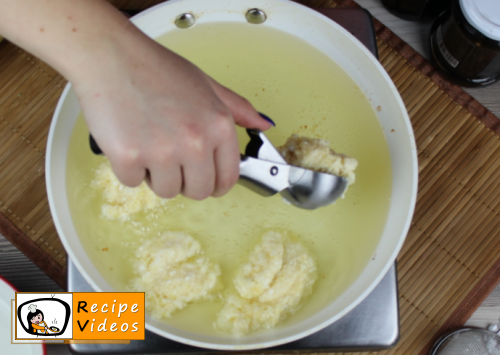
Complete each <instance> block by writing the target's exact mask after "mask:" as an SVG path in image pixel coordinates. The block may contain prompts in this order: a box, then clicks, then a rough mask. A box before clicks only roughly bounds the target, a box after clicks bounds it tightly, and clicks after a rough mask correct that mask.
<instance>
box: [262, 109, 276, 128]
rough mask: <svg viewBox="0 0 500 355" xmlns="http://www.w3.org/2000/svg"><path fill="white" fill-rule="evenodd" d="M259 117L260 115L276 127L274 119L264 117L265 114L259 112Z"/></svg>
mask: <svg viewBox="0 0 500 355" xmlns="http://www.w3.org/2000/svg"><path fill="white" fill-rule="evenodd" d="M259 115H260V117H262V118H263V119H265V120H266V121H267V122H269V123H270V124H272V125H273V126H274V127H276V123H274V121H273V120H272V119H270V118H269V117H267V116H266V115H264V114H263V113H260V112H259Z"/></svg>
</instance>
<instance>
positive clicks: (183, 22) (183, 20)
mask: <svg viewBox="0 0 500 355" xmlns="http://www.w3.org/2000/svg"><path fill="white" fill-rule="evenodd" d="M195 21H196V18H195V17H194V15H193V14H192V13H189V12H186V13H183V14H180V15H179V16H177V17H176V18H175V25H176V26H177V27H179V28H189V27H191V26H193V25H194V23H195Z"/></svg>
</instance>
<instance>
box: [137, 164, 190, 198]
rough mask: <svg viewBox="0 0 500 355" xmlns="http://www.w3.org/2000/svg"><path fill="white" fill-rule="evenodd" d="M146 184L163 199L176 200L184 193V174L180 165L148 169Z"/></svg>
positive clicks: (161, 165)
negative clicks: (175, 198) (176, 197)
mask: <svg viewBox="0 0 500 355" xmlns="http://www.w3.org/2000/svg"><path fill="white" fill-rule="evenodd" d="M148 172H149V174H148V176H147V179H146V182H147V183H148V185H149V188H150V189H151V190H153V192H154V193H155V194H156V195H158V196H160V197H162V198H174V197H175V196H177V195H178V194H180V193H181V192H182V187H183V176H182V175H183V172H182V167H181V166H179V165H178V164H173V163H170V164H160V165H155V166H153V167H151V168H149V169H148Z"/></svg>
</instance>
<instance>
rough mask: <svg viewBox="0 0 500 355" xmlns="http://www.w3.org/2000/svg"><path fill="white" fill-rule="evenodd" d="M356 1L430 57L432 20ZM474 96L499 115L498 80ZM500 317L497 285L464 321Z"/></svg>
mask: <svg viewBox="0 0 500 355" xmlns="http://www.w3.org/2000/svg"><path fill="white" fill-rule="evenodd" d="M356 2H357V3H358V4H360V5H361V6H362V7H364V8H365V9H367V10H368V11H370V12H371V14H372V15H373V16H374V17H376V18H377V19H378V20H379V21H381V22H382V23H383V24H384V25H386V26H387V27H388V28H390V29H391V30H392V31H393V32H394V33H396V34H397V35H398V36H399V37H401V38H402V39H403V40H404V41H405V42H406V43H408V44H410V45H411V46H412V47H413V48H414V49H415V50H416V51H417V52H419V53H420V54H421V55H422V56H424V57H425V58H426V59H429V48H428V46H427V39H428V35H429V30H430V27H431V25H432V23H424V24H422V23H414V22H409V21H404V20H401V19H399V18H397V17H396V16H393V15H392V14H390V13H389V12H388V11H387V10H386V9H385V8H384V7H383V6H382V4H381V1H380V0H356ZM465 90H466V91H467V92H468V93H469V94H470V95H472V96H473V97H474V98H475V99H476V100H478V101H479V102H480V103H482V104H483V105H484V106H486V108H488V109H489V110H490V111H492V112H493V113H494V114H495V115H496V116H497V117H500V82H497V83H495V84H493V85H492V86H489V87H486V88H465ZM499 318H500V285H498V286H497V287H496V288H495V290H494V291H493V292H492V293H491V294H490V295H489V297H488V298H487V299H486V300H485V301H484V302H483V304H482V305H481V307H479V309H478V310H477V311H476V312H475V313H474V315H473V316H472V317H471V318H470V319H469V321H468V322H467V323H466V325H470V326H477V327H482V328H484V327H486V326H487V325H488V324H490V323H496V322H497V321H498V319H499Z"/></svg>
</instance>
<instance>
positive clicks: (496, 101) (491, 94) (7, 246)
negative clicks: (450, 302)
mask: <svg viewBox="0 0 500 355" xmlns="http://www.w3.org/2000/svg"><path fill="white" fill-rule="evenodd" d="M357 2H358V3H359V4H360V5H361V6H363V7H364V8H366V9H367V10H369V11H370V12H371V13H372V15H373V16H375V17H376V18H377V19H379V20H380V21H381V22H382V23H384V24H385V25H386V26H387V27H389V28H390V29H391V30H392V31H393V32H395V33H396V34H397V35H398V36H400V37H401V38H402V39H403V40H404V41H406V42H407V43H408V44H410V45H411V46H412V47H413V48H414V49H415V50H417V51H418V52H419V53H420V54H422V55H423V56H424V57H425V58H429V51H428V48H427V38H428V33H429V29H430V26H431V23H424V24H422V23H413V22H408V21H404V20H401V19H399V18H397V17H395V16H393V15H391V14H390V13H389V12H387V11H386V10H385V8H384V7H383V6H382V4H381V1H380V0H357ZM466 91H467V92H468V93H469V94H471V95H472V96H473V97H474V98H476V99H477V100H478V101H479V102H480V103H482V104H483V105H484V106H486V107H487V108H488V109H489V110H491V111H492V112H493V113H494V114H495V115H496V116H497V117H500V82H499V83H496V84H493V85H491V86H489V87H486V88H474V89H466ZM0 275H2V276H3V277H5V278H6V279H7V280H9V281H10V282H11V283H12V284H13V285H14V286H15V287H17V288H18V289H19V290H21V291H29V292H36V291H47V292H51V291H55V292H57V291H62V290H61V288H60V287H59V286H57V285H56V283H55V282H54V281H52V280H51V279H50V278H49V277H48V276H47V275H45V274H44V273H43V272H42V271H41V270H40V269H39V268H38V267H37V266H36V265H34V264H33V263H32V262H31V261H30V260H29V259H28V258H27V257H26V256H24V254H22V253H21V252H20V251H19V250H17V249H16V248H15V247H14V246H13V245H12V244H11V243H10V242H9V241H7V240H6V239H5V238H4V237H3V236H2V235H1V234H0ZM498 318H500V285H499V286H497V287H496V288H495V290H494V291H493V292H492V293H491V294H490V296H489V297H488V298H487V299H486V300H485V301H484V302H483V304H482V305H481V306H480V307H479V309H478V310H477V311H476V312H475V313H474V314H473V315H472V317H471V318H470V319H469V321H468V322H467V323H466V325H471V326H477V327H483V328H484V327H486V326H487V325H488V324H490V323H496V322H497V321H498ZM69 353H70V352H69V350H68V349H67V347H66V346H62V345H52V346H49V347H48V355H57V354H60V355H62V354H69Z"/></svg>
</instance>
